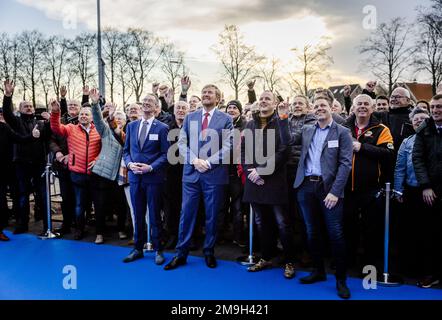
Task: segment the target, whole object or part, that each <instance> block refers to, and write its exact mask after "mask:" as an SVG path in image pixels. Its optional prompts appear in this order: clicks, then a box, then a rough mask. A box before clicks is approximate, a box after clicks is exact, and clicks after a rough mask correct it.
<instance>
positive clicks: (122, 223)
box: [108, 181, 129, 232]
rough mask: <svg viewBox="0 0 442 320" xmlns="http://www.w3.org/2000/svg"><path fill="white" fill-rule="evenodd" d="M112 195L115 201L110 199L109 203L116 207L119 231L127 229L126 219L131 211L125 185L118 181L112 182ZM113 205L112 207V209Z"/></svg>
mask: <svg viewBox="0 0 442 320" xmlns="http://www.w3.org/2000/svg"><path fill="white" fill-rule="evenodd" d="M111 195H112V199H115V200H114V201H109V203H108V204H109V205H111V206H112V207H113V208H114V211H113V212H116V214H117V229H118V232H124V231H125V230H126V219H127V215H128V212H129V205H128V203H127V200H126V195H125V193H124V186H119V185H118V183H117V182H116V181H114V182H112V186H111ZM112 207H111V208H110V209H111V211H112Z"/></svg>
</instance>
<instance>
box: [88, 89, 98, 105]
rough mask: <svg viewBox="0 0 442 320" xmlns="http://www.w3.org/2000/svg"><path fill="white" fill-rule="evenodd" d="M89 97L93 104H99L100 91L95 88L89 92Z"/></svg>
mask: <svg viewBox="0 0 442 320" xmlns="http://www.w3.org/2000/svg"><path fill="white" fill-rule="evenodd" d="M89 96H90V98H91V101H92V103H93V104H97V103H98V101H100V91H98V89H96V88H93V89H91V90H90V91H89Z"/></svg>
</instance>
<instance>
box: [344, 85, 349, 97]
mask: <svg viewBox="0 0 442 320" xmlns="http://www.w3.org/2000/svg"><path fill="white" fill-rule="evenodd" d="M350 94H351V87H350V86H349V85H346V86H345V87H344V97H349V96H350Z"/></svg>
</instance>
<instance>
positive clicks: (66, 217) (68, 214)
mask: <svg viewBox="0 0 442 320" xmlns="http://www.w3.org/2000/svg"><path fill="white" fill-rule="evenodd" d="M57 176H58V181H59V183H60V193H61V198H62V199H63V201H62V203H61V211H62V213H63V226H64V227H65V228H70V227H71V225H72V222H73V221H74V219H75V192H74V185H73V184H72V180H71V174H70V171H69V170H67V169H64V168H60V169H57Z"/></svg>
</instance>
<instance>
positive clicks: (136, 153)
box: [123, 95, 169, 264]
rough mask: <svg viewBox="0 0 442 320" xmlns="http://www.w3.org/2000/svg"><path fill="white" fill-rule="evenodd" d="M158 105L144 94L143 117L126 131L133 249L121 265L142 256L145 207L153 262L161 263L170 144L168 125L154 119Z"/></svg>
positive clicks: (125, 156) (154, 98) (153, 99)
mask: <svg viewBox="0 0 442 320" xmlns="http://www.w3.org/2000/svg"><path fill="white" fill-rule="evenodd" d="M158 105H159V100H158V98H157V97H156V96H154V95H147V96H146V97H145V98H144V99H143V105H142V111H143V117H142V118H141V119H140V120H137V121H134V122H131V123H129V124H128V126H127V130H126V142H125V145H124V149H123V158H124V162H125V163H126V165H127V168H128V169H129V184H130V195H131V200H132V204H133V207H134V215H135V230H134V241H135V248H134V249H133V250H132V252H131V253H130V254H129V255H128V256H127V257H126V258H125V259H124V260H123V261H124V262H132V261H134V260H137V259H140V258H142V257H143V246H144V242H145V240H146V239H145V238H146V234H147V233H146V222H145V217H146V208H147V211H148V213H147V214H148V215H149V220H150V225H151V229H152V243H153V246H154V248H155V250H156V256H155V263H156V264H162V263H163V262H164V256H163V253H162V247H161V242H160V239H161V238H160V236H161V235H160V232H161V218H160V210H161V190H162V186H163V183H164V181H165V177H166V170H165V169H166V166H167V150H168V148H169V142H168V140H167V134H168V127H167V125H165V124H164V123H162V122H160V121H158V120H156V119H155V115H154V110H155V108H156V107H157V106H158ZM149 231H150V230H149ZM149 231H148V232H149Z"/></svg>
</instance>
